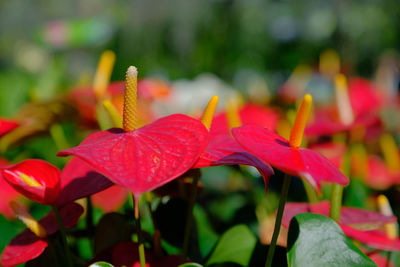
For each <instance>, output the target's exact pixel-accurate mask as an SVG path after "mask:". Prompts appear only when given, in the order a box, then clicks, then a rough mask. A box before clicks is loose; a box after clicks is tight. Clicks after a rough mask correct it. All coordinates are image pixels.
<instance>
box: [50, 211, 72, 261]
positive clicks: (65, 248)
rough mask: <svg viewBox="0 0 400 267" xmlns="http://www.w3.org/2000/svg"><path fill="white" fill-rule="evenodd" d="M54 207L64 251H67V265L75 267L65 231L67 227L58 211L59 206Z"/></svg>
mask: <svg viewBox="0 0 400 267" xmlns="http://www.w3.org/2000/svg"><path fill="white" fill-rule="evenodd" d="M52 208H53V212H54V214H55V215H56V220H57V223H58V227H59V228H60V233H61V242H62V246H63V247H64V252H65V257H66V266H68V267H73V266H74V265H73V263H72V258H71V253H70V252H69V249H68V243H67V235H66V233H65V228H64V224H63V222H62V218H61V215H60V212H59V211H58V208H57V207H55V206H52Z"/></svg>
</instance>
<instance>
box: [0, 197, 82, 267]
mask: <svg viewBox="0 0 400 267" xmlns="http://www.w3.org/2000/svg"><path fill="white" fill-rule="evenodd" d="M82 213H83V208H82V207H81V206H80V205H79V204H76V203H70V204H68V205H66V206H65V207H63V208H62V209H61V210H60V215H61V219H62V221H63V223H64V226H65V227H68V228H70V227H74V226H75V225H76V224H77V222H78V219H79V217H80V216H81V215H82ZM39 223H40V225H41V226H42V227H44V229H45V230H46V233H47V236H48V235H52V234H54V233H56V232H57V231H58V230H59V228H58V224H57V220H56V216H55V214H54V213H53V212H52V211H51V212H50V213H48V214H47V215H46V216H45V217H44V218H43V219H41V220H40V221H39ZM47 246H48V240H47V237H38V236H36V235H35V234H34V233H33V232H31V231H30V230H28V229H27V230H25V231H23V232H22V233H21V234H19V235H17V236H16V237H15V238H14V239H13V240H11V242H10V244H9V245H8V246H7V247H6V248H5V249H4V250H3V253H2V255H1V265H2V266H3V267H9V266H10V267H11V266H16V265H18V264H21V263H24V262H27V261H29V260H32V259H35V258H37V257H39V256H40V255H41V254H42V253H43V251H44V250H45V249H46V247H47Z"/></svg>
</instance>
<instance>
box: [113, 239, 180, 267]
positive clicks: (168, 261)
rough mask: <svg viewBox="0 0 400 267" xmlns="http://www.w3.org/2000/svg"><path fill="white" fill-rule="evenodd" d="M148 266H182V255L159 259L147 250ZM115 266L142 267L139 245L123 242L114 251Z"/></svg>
mask: <svg viewBox="0 0 400 267" xmlns="http://www.w3.org/2000/svg"><path fill="white" fill-rule="evenodd" d="M145 254H146V266H149V267H176V266H178V265H180V264H181V256H180V255H168V256H165V257H162V258H157V257H156V255H155V254H154V253H153V252H151V251H149V250H145ZM111 263H112V264H113V265H114V266H127V267H140V262H139V253H138V245H137V244H135V243H133V242H129V241H127V242H121V243H118V244H117V245H115V246H114V247H113V249H112V262H111Z"/></svg>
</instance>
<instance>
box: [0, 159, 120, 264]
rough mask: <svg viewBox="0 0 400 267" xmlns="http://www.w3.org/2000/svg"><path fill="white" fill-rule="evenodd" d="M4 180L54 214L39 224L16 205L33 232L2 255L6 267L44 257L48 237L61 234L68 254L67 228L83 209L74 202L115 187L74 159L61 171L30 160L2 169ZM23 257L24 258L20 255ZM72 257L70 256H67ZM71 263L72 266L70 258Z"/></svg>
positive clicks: (46, 163) (40, 161)
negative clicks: (65, 228)
mask: <svg viewBox="0 0 400 267" xmlns="http://www.w3.org/2000/svg"><path fill="white" fill-rule="evenodd" d="M1 174H2V178H3V179H4V180H5V181H7V182H8V184H9V185H11V186H12V187H13V188H14V189H15V190H16V191H18V192H20V193H21V194H22V195H24V196H25V197H27V198H29V199H30V200H32V201H35V202H37V203H40V204H44V205H50V206H52V207H53V211H52V212H51V213H49V214H48V215H47V216H46V217H45V218H43V219H42V220H40V221H39V222H37V221H36V220H35V219H33V217H31V216H30V215H29V214H28V213H27V211H25V210H24V208H22V207H18V206H17V205H16V204H14V206H15V207H16V208H14V210H15V211H16V214H17V217H19V218H20V219H21V220H22V221H23V222H24V223H25V224H26V225H27V227H28V228H29V229H30V230H27V231H24V232H23V233H21V234H19V235H17V236H16V237H15V238H14V239H13V240H12V241H11V243H10V244H9V245H8V246H7V247H6V248H5V250H4V251H3V254H2V265H3V266H14V265H17V264H20V263H23V262H26V261H28V260H32V259H34V258H36V257H38V256H40V255H41V254H42V253H43V252H44V249H45V248H46V247H47V246H48V241H49V239H48V238H47V237H49V236H51V235H52V234H54V233H56V232H58V230H60V231H61V234H62V238H63V242H64V243H63V246H64V249H65V250H66V251H68V248H67V242H66V239H65V231H64V226H65V227H73V226H75V224H76V223H77V221H78V219H79V217H80V215H81V214H82V213H83V209H82V208H81V207H80V206H79V205H78V204H75V203H72V202H73V201H74V200H77V199H80V198H82V197H85V196H88V195H91V194H94V193H96V192H99V191H101V190H104V189H105V188H107V187H110V186H111V185H112V182H110V181H109V180H108V179H107V178H105V177H104V176H103V175H101V174H99V173H97V172H94V171H93V168H91V167H90V166H89V165H88V164H87V163H85V162H84V161H82V160H79V159H77V158H73V159H72V160H71V161H70V162H69V163H68V164H67V165H66V166H65V168H64V169H63V171H62V172H60V170H59V169H58V168H57V167H55V166H53V165H51V164H50V163H48V162H46V161H43V160H38V159H29V160H25V161H23V162H20V163H17V164H14V165H10V166H7V167H4V168H2V169H1ZM21 254H23V255H24V257H19V256H18V255H21ZM66 255H68V252H67V253H66ZM66 260H67V262H69V264H72V263H71V262H70V259H69V256H67V259H66Z"/></svg>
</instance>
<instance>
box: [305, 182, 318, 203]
mask: <svg viewBox="0 0 400 267" xmlns="http://www.w3.org/2000/svg"><path fill="white" fill-rule="evenodd" d="M302 181H303V185H304V190H305V191H306V194H307V199H308V202H310V203H317V202H318V196H317V193H316V192H315V190H314V188H313V187H312V186H311V185H310V184H309V183H308V182H307V181H306V180H304V179H302Z"/></svg>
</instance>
